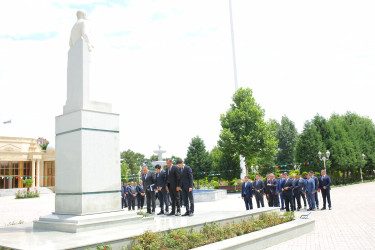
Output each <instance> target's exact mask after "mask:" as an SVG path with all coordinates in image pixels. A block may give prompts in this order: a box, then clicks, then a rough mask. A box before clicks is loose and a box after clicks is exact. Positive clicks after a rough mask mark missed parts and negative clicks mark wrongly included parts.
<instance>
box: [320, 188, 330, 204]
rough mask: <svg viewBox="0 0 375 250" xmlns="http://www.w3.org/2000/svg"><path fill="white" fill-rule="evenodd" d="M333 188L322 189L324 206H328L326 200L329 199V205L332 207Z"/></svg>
mask: <svg viewBox="0 0 375 250" xmlns="http://www.w3.org/2000/svg"><path fill="white" fill-rule="evenodd" d="M330 193H331V190H328V189H322V197H323V208H326V204H327V203H326V200H328V207H329V208H330V207H331V194H330Z"/></svg>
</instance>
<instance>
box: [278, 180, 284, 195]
mask: <svg viewBox="0 0 375 250" xmlns="http://www.w3.org/2000/svg"><path fill="white" fill-rule="evenodd" d="M284 180H285V178H281V179H278V180H277V192H279V193H281V189H282V187H281V184H282V183H283V181H284Z"/></svg>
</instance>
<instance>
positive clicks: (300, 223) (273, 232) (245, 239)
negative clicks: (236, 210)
mask: <svg viewBox="0 0 375 250" xmlns="http://www.w3.org/2000/svg"><path fill="white" fill-rule="evenodd" d="M314 227H315V220H314V219H296V220H294V221H290V222H286V223H283V224H280V225H277V226H273V227H270V228H266V229H263V230H260V231H256V232H252V233H249V234H245V235H241V236H238V237H234V238H231V239H227V240H223V241H219V242H216V243H212V244H209V245H205V246H202V247H197V248H194V249H196V250H208V249H217V250H219V249H243V250H248V249H252V250H254V249H264V248H267V247H271V246H274V245H277V244H279V243H281V242H283V241H287V240H290V239H293V238H296V237H299V236H300V235H301V234H305V233H308V232H311V231H312V230H314Z"/></svg>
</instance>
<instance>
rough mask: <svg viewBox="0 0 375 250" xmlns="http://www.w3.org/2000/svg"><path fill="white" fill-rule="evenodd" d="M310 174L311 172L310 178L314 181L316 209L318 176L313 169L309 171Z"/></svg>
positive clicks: (317, 203)
mask: <svg viewBox="0 0 375 250" xmlns="http://www.w3.org/2000/svg"><path fill="white" fill-rule="evenodd" d="M310 174H311V178H312V179H313V180H314V182H315V193H314V195H315V207H316V209H319V197H318V189H319V180H318V177H317V176H316V174H315V173H314V171H310Z"/></svg>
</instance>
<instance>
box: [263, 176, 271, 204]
mask: <svg viewBox="0 0 375 250" xmlns="http://www.w3.org/2000/svg"><path fill="white" fill-rule="evenodd" d="M270 191H271V177H270V174H267V175H266V179H265V181H264V194H265V195H266V199H267V202H268V206H269V207H272V204H271V200H270Z"/></svg>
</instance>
